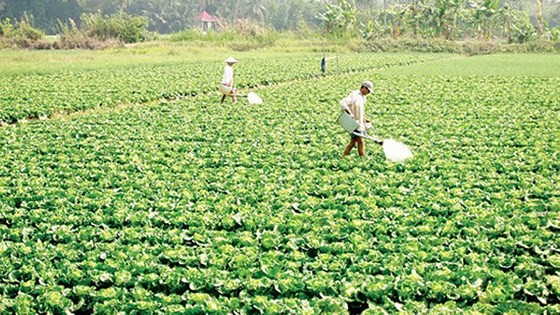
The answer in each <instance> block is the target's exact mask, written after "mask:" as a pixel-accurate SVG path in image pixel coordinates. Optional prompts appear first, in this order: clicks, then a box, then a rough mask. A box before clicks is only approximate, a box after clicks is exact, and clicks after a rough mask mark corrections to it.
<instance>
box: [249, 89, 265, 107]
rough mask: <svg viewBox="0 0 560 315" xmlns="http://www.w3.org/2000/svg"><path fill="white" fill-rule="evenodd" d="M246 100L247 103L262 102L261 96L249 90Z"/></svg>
mask: <svg viewBox="0 0 560 315" xmlns="http://www.w3.org/2000/svg"><path fill="white" fill-rule="evenodd" d="M247 100H248V101H249V104H262V98H260V97H259V96H258V95H257V94H256V93H254V92H249V94H247Z"/></svg>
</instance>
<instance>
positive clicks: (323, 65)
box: [321, 57, 327, 76]
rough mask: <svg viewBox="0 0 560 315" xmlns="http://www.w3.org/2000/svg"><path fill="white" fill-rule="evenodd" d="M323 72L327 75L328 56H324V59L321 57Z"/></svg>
mask: <svg viewBox="0 0 560 315" xmlns="http://www.w3.org/2000/svg"><path fill="white" fill-rule="evenodd" d="M321 73H322V74H323V76H326V75H327V57H323V59H321Z"/></svg>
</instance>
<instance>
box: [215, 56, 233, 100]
mask: <svg viewBox="0 0 560 315" xmlns="http://www.w3.org/2000/svg"><path fill="white" fill-rule="evenodd" d="M225 63H226V66H225V67H224V76H223V77H222V84H220V86H219V87H218V91H220V92H221V93H222V94H223V96H222V101H221V103H223V102H224V100H225V99H226V96H231V97H232V98H233V102H234V103H235V102H237V95H235V93H236V89H235V88H234V87H233V65H235V63H237V60H236V59H235V58H233V57H229V58H228V59H226V60H225Z"/></svg>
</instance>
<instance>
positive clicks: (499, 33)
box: [0, 0, 560, 52]
mask: <svg viewBox="0 0 560 315" xmlns="http://www.w3.org/2000/svg"><path fill="white" fill-rule="evenodd" d="M203 11H207V12H209V13H211V14H213V15H214V16H215V17H216V18H217V19H218V22H217V31H218V32H219V34H206V33H203V32H201V31H200V30H201V24H200V21H199V20H198V19H197V16H198V15H199V14H200V12H203ZM0 18H1V19H2V24H1V25H2V27H1V28H0V47H25V48H29V47H31V48H105V47H108V46H109V47H113V46H115V45H117V46H118V45H119V44H125V43H135V42H141V41H146V40H151V39H154V38H156V37H157V36H158V34H175V35H174V36H172V40H175V41H179V40H194V39H196V40H198V39H200V36H201V35H205V36H206V38H205V39H203V40H206V41H208V40H209V39H211V40H218V41H236V42H240V43H239V44H238V47H232V48H234V49H235V50H247V49H253V48H259V47H264V46H269V45H270V44H272V43H274V42H275V41H276V40H277V39H278V38H279V37H280V36H279V35H278V34H280V33H281V34H286V32H288V33H290V34H296V36H298V37H300V38H313V37H315V38H325V37H326V38H329V39H360V40H363V41H364V47H365V49H367V50H384V51H386V50H399V49H402V46H403V45H404V48H410V47H413V48H414V49H415V50H431V51H442V50H443V51H453V52H456V51H466V52H469V51H478V48H480V47H474V48H473V47H467V48H464V47H463V48H462V47H458V48H457V47H455V48H454V47H453V46H450V47H447V46H446V47H441V44H440V41H441V40H443V41H447V42H455V41H472V40H476V41H483V42H497V43H510V44H511V43H527V42H532V41H542V40H545V41H551V42H552V44H549V45H548V46H547V45H544V46H543V47H540V45H537V46H533V49H527V48H522V49H518V50H520V51H523V50H527V51H533V50H534V49H535V47H536V48H538V49H540V50H539V51H549V50H554V49H555V46H554V42H558V40H559V37H560V27H559V25H560V3H558V1H557V0H548V1H546V0H535V1H530V0H507V1H499V0H402V1H401V0H399V1H396V0H383V1H371V0H327V1H311V0H289V1H278V0H246V1H241V0H227V1H214V0H198V1H177V0H138V1H130V0H46V1H43V2H41V3H40V4H35V3H32V2H31V1H15V0H0ZM211 33H212V32H211ZM43 34H54V35H58V36H57V37H56V40H55V43H53V41H52V40H50V41H47V43H45V40H44V39H43ZM403 38H404V40H405V41H404V42H401V41H400V40H401V39H403ZM394 41H397V42H398V43H396V44H395V43H394ZM406 42H408V44H406ZM459 44H460V43H459ZM418 46H420V47H418ZM422 46H423V47H422ZM433 46H435V47H433ZM444 46H445V45H444ZM541 48H542V49H541ZM482 50H483V51H484V49H482ZM486 50H488V51H495V49H493V48H492V47H490V48H486ZM506 50H507V51H511V50H512V49H511V48H508V49H506ZM513 50H516V49H513Z"/></svg>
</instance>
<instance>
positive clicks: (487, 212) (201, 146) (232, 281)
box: [0, 75, 560, 314]
mask: <svg viewBox="0 0 560 315" xmlns="http://www.w3.org/2000/svg"><path fill="white" fill-rule="evenodd" d="M373 78H374V82H375V83H376V90H375V92H374V94H373V95H372V97H371V98H370V103H369V105H370V106H372V107H375V110H371V109H369V110H368V112H369V113H370V114H371V113H373V112H375V113H376V114H375V115H373V117H374V118H375V122H376V124H377V125H378V130H379V131H380V132H382V135H383V136H388V135H391V136H394V137H396V138H398V139H400V140H403V141H405V142H407V143H408V144H410V145H412V146H413V149H414V151H415V154H416V156H415V159H414V160H412V161H410V162H409V163H407V164H406V165H391V164H385V162H384V161H383V160H382V154H381V152H380V148H378V147H369V146H368V148H367V150H368V152H370V153H371V155H372V157H371V158H370V159H369V160H363V161H360V160H356V159H355V158H351V159H346V160H340V159H339V158H338V157H339V155H340V153H341V151H342V149H343V147H344V145H345V144H346V142H347V141H348V139H347V137H346V136H344V135H343V134H342V132H340V127H339V126H337V125H336V124H335V123H334V122H333V120H334V117H335V116H336V111H337V109H338V105H337V103H338V100H339V99H340V97H341V95H344V94H345V93H347V92H348V90H349V89H351V88H354V87H356V85H359V82H361V81H362V80H363V79H364V78H363V76H362V75H350V76H348V77H346V78H344V79H337V80H332V79H328V78H327V79H321V80H310V81H307V82H303V83H302V82H298V83H293V84H287V85H286V86H284V87H283V88H282V89H276V88H272V89H263V90H260V91H259V94H260V95H262V97H263V98H264V99H265V101H266V106H262V107H251V106H245V105H243V104H239V103H238V104H231V103H226V104H224V105H221V106H214V104H213V101H212V99H211V98H202V97H200V98H197V99H196V100H190V101H183V102H179V103H177V104H169V103H167V104H160V105H157V106H153V107H147V108H134V109H128V110H120V111H115V112H113V113H110V114H97V115H90V116H87V117H81V118H78V119H76V120H72V121H68V122H60V121H51V122H38V123H34V124H31V125H18V126H13V127H9V128H3V129H2V130H1V131H0V132H2V137H0V141H1V143H0V144H1V145H2V147H4V148H6V149H5V150H3V151H2V153H1V154H0V170H1V172H0V174H2V175H0V200H2V201H1V203H0V206H1V208H2V211H1V212H0V213H1V217H0V229H1V232H2V233H0V235H1V237H2V238H1V240H0V244H1V245H0V258H1V259H2V262H1V264H2V265H3V266H5V268H4V269H2V271H1V272H2V274H1V275H0V278H1V279H3V280H2V282H0V293H1V294H2V296H3V298H2V299H1V300H2V301H3V304H2V306H0V307H3V310H6V311H8V312H9V311H15V312H18V313H25V311H24V310H25V307H27V310H28V313H36V312H46V311H48V310H50V311H52V312H63V311H64V309H68V310H69V311H81V312H93V311H95V312H98V313H115V312H116V311H124V312H127V313H132V312H146V313H150V312H153V313H158V312H160V313H165V312H168V313H173V312H178V313H187V312H191V313H195V314H197V313H200V314H202V313H215V314H225V313H233V312H237V313H239V314H251V313H258V312H262V313H275V312H278V313H282V312H283V313H289V312H290V311H291V312H294V313H308V314H314V313H320V312H325V313H343V312H344V311H345V310H346V309H348V308H351V309H354V308H355V309H364V308H369V310H368V312H370V313H382V312H383V311H385V312H390V313H393V312H397V311H399V310H400V311H402V312H403V313H409V314H418V313H422V312H428V311H429V312H431V313H434V314H438V313H442V314H443V313H445V312H447V313H449V312H451V313H469V312H470V313H476V312H481V313H507V312H509V313H511V314H515V313H516V312H517V313H541V314H542V313H544V312H545V311H546V312H549V313H554V312H558V308H557V305H558V304H557V301H558V296H559V294H560V286H559V281H560V278H559V276H560V275H559V274H558V271H557V270H558V267H559V252H558V248H557V247H556V244H557V243H558V238H559V236H558V233H557V232H558V225H559V223H558V210H559V209H558V204H559V199H558V198H559V196H558V193H557V192H558V191H559V190H560V189H558V188H559V187H558V182H560V181H559V180H558V172H557V171H558V163H557V162H556V161H555V159H554V152H555V150H557V148H558V140H557V139H558V138H554V137H553V136H554V135H555V132H557V131H556V130H555V129H553V128H548V127H549V126H550V125H554V124H555V123H556V122H555V120H554V112H555V108H554V103H551V102H550V100H551V96H550V91H551V90H552V91H554V89H557V86H556V85H555V82H554V80H551V79H544V78H543V79H539V80H538V84H536V85H535V87H534V88H531V89H522V88H517V89H516V88H515V87H516V86H523V85H524V84H526V83H527V79H525V78H515V79H512V80H511V82H510V81H507V80H501V79H500V78H424V79H423V80H422V81H416V80H412V79H411V78H406V77H404V78H403V77H383V76H381V75H375V76H373ZM490 86H494V88H489V87H490ZM536 87H538V88H536ZM541 89H542V90H541ZM441 90H443V91H452V92H448V93H441V92H440V91H441ZM430 91H431V92H430ZM503 91H509V92H508V93H505V92H503ZM438 98H439V101H438V102H433V103H429V104H426V103H427V102H428V101H429V100H433V99H438ZM510 98H512V99H515V100H516V103H515V104H510V103H509V101H508V100H509V99H510ZM496 104H498V105H499V106H495V105H496ZM531 115H538V116H536V118H530V116H531ZM504 116H506V117H507V118H508V119H507V121H508V122H509V124H507V125H505V124H503V123H502V122H503V121H506V119H505V117H504ZM525 128H531V131H530V133H531V134H539V135H540V137H539V138H529V139H527V137H526V134H520V133H519V129H525ZM333 135H334V136H333ZM494 142H496V143H494ZM502 143H505V145H501V144H502ZM473 144H476V146H475V145H473Z"/></svg>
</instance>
